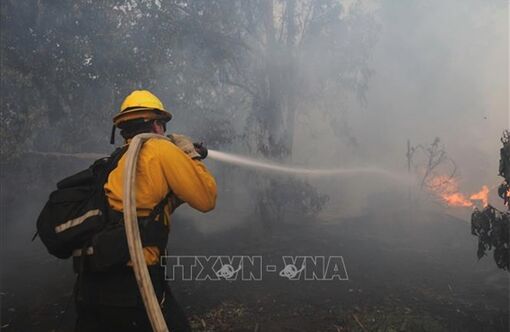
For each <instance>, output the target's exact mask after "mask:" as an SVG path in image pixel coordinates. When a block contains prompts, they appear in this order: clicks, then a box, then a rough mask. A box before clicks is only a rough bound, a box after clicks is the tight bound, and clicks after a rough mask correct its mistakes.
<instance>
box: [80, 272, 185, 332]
mask: <svg viewBox="0 0 510 332" xmlns="http://www.w3.org/2000/svg"><path fill="white" fill-rule="evenodd" d="M149 273H150V276H151V280H152V283H153V287H154V290H155V293H156V296H157V298H158V301H159V303H161V311H162V312H163V316H164V317H165V321H166V323H167V326H168V328H169V329H170V331H171V332H181V331H183V332H187V331H191V328H190V325H189V322H188V319H187V318H186V315H185V314H184V312H183V310H182V309H181V307H180V306H179V304H178V303H177V301H176V300H175V298H174V297H173V295H172V292H171V290H170V287H169V286H168V284H167V283H166V281H165V279H164V274H163V269H162V268H161V267H160V266H152V267H149ZM75 287H76V288H75V295H76V313H77V319H76V327H75V332H96V331H105V332H116V331H119V332H121V331H122V332H124V331H127V332H131V331H132V332H135V331H136V332H145V331H152V327H151V324H150V321H149V318H148V316H147V313H146V311H145V306H144V305H143V302H142V299H141V296H140V292H139V291H138V285H137V283H136V279H135V277H134V274H133V271H132V269H130V268H126V267H123V268H118V269H113V270H110V271H108V272H106V273H87V272H85V273H81V274H79V275H78V278H77V282H76V285H75Z"/></svg>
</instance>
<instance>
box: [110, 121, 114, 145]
mask: <svg viewBox="0 0 510 332" xmlns="http://www.w3.org/2000/svg"><path fill="white" fill-rule="evenodd" d="M110 144H112V145H113V144H115V125H113V126H112V134H111V136H110Z"/></svg>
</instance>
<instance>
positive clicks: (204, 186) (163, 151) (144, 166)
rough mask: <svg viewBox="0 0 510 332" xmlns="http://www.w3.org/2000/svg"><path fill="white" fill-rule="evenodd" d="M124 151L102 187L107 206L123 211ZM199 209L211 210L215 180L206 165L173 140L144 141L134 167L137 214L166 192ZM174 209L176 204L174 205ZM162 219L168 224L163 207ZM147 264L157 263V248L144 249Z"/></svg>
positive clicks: (161, 198) (146, 212)
mask: <svg viewBox="0 0 510 332" xmlns="http://www.w3.org/2000/svg"><path fill="white" fill-rule="evenodd" d="M125 163H126V154H125V155H124V156H122V158H121V159H120V161H119V164H118V166H117V168H115V169H114V170H113V171H112V172H111V173H110V175H109V177H108V181H107V182H106V184H105V186H104V189H105V193H106V196H107V197H108V202H109V204H110V206H111V207H112V208H113V209H114V210H116V211H120V212H122V211H123V205H122V197H123V173H124V166H125ZM170 190H171V191H172V192H173V193H174V194H175V196H176V197H177V198H178V199H180V200H181V201H184V202H186V203H188V204H189V205H190V206H191V207H192V208H194V209H197V210H199V211H202V212H207V211H210V210H212V209H214V206H215V204H216V182H215V180H214V177H213V176H212V175H211V174H210V173H209V171H208V170H207V168H206V167H205V165H204V164H203V163H202V162H201V161H198V160H193V159H191V158H190V157H188V155H186V154H185V153H184V152H183V151H182V150H181V149H179V148H178V147H177V146H175V145H174V144H173V143H171V142H169V141H166V140H162V139H149V140H148V141H146V142H145V143H144V144H143V146H142V148H141V150H140V154H139V157H138V162H137V169H136V208H137V214H138V216H148V215H149V214H150V212H151V210H152V209H153V208H154V206H156V205H157V204H158V203H159V202H160V201H161V200H163V198H164V197H165V196H166V195H167V193H168V192H169V191H170ZM174 208H175V207H174ZM165 212H166V218H165V222H168V223H170V212H169V210H168V209H165ZM144 255H145V259H146V262H147V264H149V265H153V264H158V263H159V256H160V253H159V249H158V248H156V247H148V248H144Z"/></svg>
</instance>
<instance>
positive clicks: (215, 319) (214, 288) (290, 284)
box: [2, 211, 509, 332]
mask: <svg viewBox="0 0 510 332" xmlns="http://www.w3.org/2000/svg"><path fill="white" fill-rule="evenodd" d="M183 225H186V222H185V220H182V221H181V222H179V220H178V219H176V221H175V227H174V229H173V230H172V236H171V238H170V245H169V251H170V252H171V253H172V254H176V255H186V254H194V255H206V254H211V253H214V254H215V255H262V256H263V257H264V260H265V261H266V260H267V261H277V260H278V259H280V258H281V256H284V255H287V256H298V255H313V256H317V255H341V256H342V257H343V259H344V261H345V266H346V269H347V272H348V279H349V280H344V281H339V280H333V281H304V280H301V281H290V280H287V279H285V278H281V277H278V275H277V274H274V273H273V274H263V280H262V281H241V280H237V281H225V280H221V281H202V282H198V281H182V280H180V281H172V282H171V287H172V290H173V292H174V295H175V297H176V298H177V299H178V301H179V302H180V303H181V305H182V306H183V307H184V308H185V311H186V312H187V314H188V315H189V317H190V320H191V323H192V325H193V327H194V330H196V331H507V330H508V326H509V325H508V322H509V320H508V319H509V314H508V313H509V298H508V292H509V283H508V281H509V274H508V273H507V272H505V271H501V270H498V269H497V268H496V267H495V265H494V263H493V262H492V258H491V257H484V258H483V259H482V260H480V261H478V260H477V258H476V238H475V237H473V236H471V234H470V228H469V224H468V223H467V222H466V221H463V220H460V219H457V218H453V217H450V216H448V215H447V214H443V213H439V212H434V213H432V212H430V213H429V212H427V213H420V216H419V217H418V216H417V215H416V214H415V213H411V212H409V211H393V212H390V213H384V214H383V213H382V214H381V215H379V216H378V215H377V213H372V214H370V215H366V216H361V217H358V218H353V219H349V220H345V219H344V220H342V219H339V220H338V222H333V223H332V222H329V223H323V222H320V221H317V222H307V223H296V224H281V225H277V226H274V227H273V228H272V229H267V228H262V227H259V224H258V223H256V222H255V221H248V222H246V223H243V224H242V226H239V227H236V228H234V229H231V230H229V231H228V232H218V233H214V234H208V235H204V234H201V233H199V232H197V231H196V230H194V229H193V228H192V227H188V226H183ZM27 241H28V240H27V239H26V238H25V239H23V240H20V241H19V243H22V242H27ZM32 249H33V251H32V254H31V255H29V256H25V255H22V256H23V257H24V258H23V259H18V260H12V257H16V256H20V254H19V249H18V248H17V247H15V246H12V245H11V246H10V247H7V248H4V250H3V254H4V259H3V261H4V262H5V261H6V258H7V261H8V265H4V266H3V268H2V326H3V329H2V330H5V331H34V332H35V331H56V330H57V328H59V329H58V331H71V330H72V324H73V320H74V312H73V310H74V309H73V305H72V303H71V302H72V301H70V297H71V294H72V283H73V278H74V276H73V274H72V272H71V268H70V266H69V263H70V262H66V261H59V260H57V259H53V258H51V257H50V256H49V255H48V254H46V253H45V252H44V250H43V248H42V247H41V245H40V244H37V243H34V244H33V245H32Z"/></svg>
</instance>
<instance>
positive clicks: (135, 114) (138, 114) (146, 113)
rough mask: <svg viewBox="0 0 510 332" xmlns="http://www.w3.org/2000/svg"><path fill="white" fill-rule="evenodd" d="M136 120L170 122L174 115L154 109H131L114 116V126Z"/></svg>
mask: <svg viewBox="0 0 510 332" xmlns="http://www.w3.org/2000/svg"><path fill="white" fill-rule="evenodd" d="M136 119H144V120H147V121H150V120H162V121H165V122H168V121H170V120H171V119H172V113H170V112H167V111H163V110H160V109H154V108H144V107H141V108H136V107H134V108H131V109H126V110H125V111H123V112H121V113H119V114H117V115H116V116H114V117H113V124H114V125H116V126H118V125H119V124H120V123H123V122H126V121H131V120H136Z"/></svg>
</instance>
